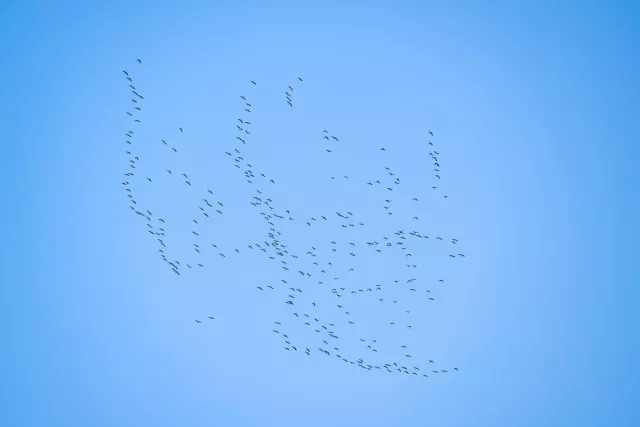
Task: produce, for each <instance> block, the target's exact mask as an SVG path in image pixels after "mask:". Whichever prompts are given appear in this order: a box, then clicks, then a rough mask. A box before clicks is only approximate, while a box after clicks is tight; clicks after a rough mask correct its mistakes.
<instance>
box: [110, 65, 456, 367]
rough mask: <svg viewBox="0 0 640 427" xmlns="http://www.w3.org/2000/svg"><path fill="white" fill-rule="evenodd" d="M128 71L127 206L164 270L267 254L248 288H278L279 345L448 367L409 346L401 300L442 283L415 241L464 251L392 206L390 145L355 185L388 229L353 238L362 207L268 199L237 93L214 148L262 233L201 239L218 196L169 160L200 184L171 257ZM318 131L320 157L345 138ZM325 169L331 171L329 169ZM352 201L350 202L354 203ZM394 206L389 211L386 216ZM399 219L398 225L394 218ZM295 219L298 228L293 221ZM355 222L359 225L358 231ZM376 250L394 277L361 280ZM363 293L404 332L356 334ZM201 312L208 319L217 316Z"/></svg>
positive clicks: (171, 145) (435, 166) (180, 175)
mask: <svg viewBox="0 0 640 427" xmlns="http://www.w3.org/2000/svg"><path fill="white" fill-rule="evenodd" d="M141 66H142V61H141V60H140V59H138V60H137V64H136V67H141ZM135 74H136V73H135V72H133V71H131V72H130V71H126V70H124V71H123V75H124V78H125V81H126V83H127V84H128V86H129V89H130V93H131V105H130V108H128V109H127V111H126V115H127V116H128V118H129V119H130V120H131V128H130V129H129V130H128V131H127V132H126V133H125V144H126V154H127V155H128V156H129V165H128V169H127V172H126V173H125V174H124V175H125V178H124V180H123V181H122V183H121V184H122V186H123V188H124V192H125V194H126V198H127V202H128V205H129V208H130V209H131V211H132V213H134V214H135V216H136V217H137V218H139V219H140V220H141V221H142V222H144V223H145V226H146V229H147V232H148V234H149V235H151V236H153V237H154V238H155V240H156V242H157V245H158V253H159V255H160V257H161V259H162V262H163V263H164V264H165V265H166V266H167V267H168V268H169V269H170V272H172V273H171V274H175V275H177V276H183V275H184V274H185V273H186V272H188V271H189V269H192V268H193V269H202V268H205V267H206V266H208V265H209V264H211V263H213V262H214V261H213V260H214V259H216V258H217V259H219V260H222V259H224V258H227V257H228V256H232V255H233V256H242V255H244V254H245V253H246V251H247V250H248V251H250V252H251V253H252V254H257V255H259V256H261V257H263V258H265V259H268V260H269V261H268V262H270V263H272V264H271V265H273V270H274V273H275V271H277V276H276V274H274V276H272V278H271V279H269V280H267V279H265V280H263V281H262V282H261V283H256V284H255V287H254V288H253V289H255V292H262V293H274V294H277V295H280V297H278V298H276V299H275V300H277V301H278V304H280V305H278V306H277V307H276V310H277V311H278V312H279V313H281V316H280V317H279V318H278V319H276V320H273V323H272V325H273V326H272V327H271V328H270V329H271V330H272V332H271V333H273V334H274V335H275V336H276V337H277V338H279V339H281V340H282V343H283V350H284V351H286V352H294V353H295V352H297V353H300V354H302V353H304V354H305V355H306V356H311V355H312V354H320V355H323V356H326V357H333V358H335V360H336V361H340V362H342V363H345V364H350V365H355V366H358V367H360V368H362V369H365V370H369V371H373V370H386V371H387V372H390V373H400V374H405V375H413V376H418V377H423V378H428V377H429V376H430V375H436V374H438V375H439V374H446V373H448V372H449V370H448V369H446V368H443V367H440V366H439V365H438V364H436V362H435V361H434V360H432V359H429V358H428V357H427V358H425V359H421V358H420V357H419V356H417V355H415V354H412V353H413V352H412V346H411V345H409V344H407V342H408V341H409V338H410V336H411V334H415V328H414V327H415V326H418V325H415V324H413V323H414V322H412V318H413V314H412V313H415V312H416V310H413V311H412V310H410V309H407V308H408V307H407V306H408V305H411V306H412V307H413V306H415V305H418V307H419V309H421V308H422V307H424V305H425V304H426V305H428V304H433V303H434V302H435V300H436V298H435V295H436V294H437V292H438V290H440V289H442V288H441V286H442V284H443V283H444V279H443V278H442V277H437V278H432V279H430V280H429V281H428V282H427V281H425V280H424V277H423V276H424V275H421V274H418V271H419V260H420V259H422V258H424V256H422V255H421V248H422V247H424V245H429V244H436V245H441V246H440V247H439V248H440V249H441V252H442V256H443V257H447V256H448V258H452V259H463V258H464V257H465V254H464V253H462V252H461V251H460V250H457V248H458V243H459V242H458V239H456V238H454V237H450V238H447V239H445V238H444V237H441V236H439V235H434V234H432V233H427V232H424V231H419V230H418V229H417V228H418V227H419V226H420V224H421V222H420V219H419V217H418V216H417V215H413V214H411V216H410V217H408V216H407V217H406V218H405V217H404V216H403V214H404V212H403V211H399V210H398V209H397V208H396V207H397V203H396V202H394V200H395V199H396V197H400V196H401V194H400V193H402V192H401V191H399V189H400V188H402V186H403V181H401V176H400V175H401V172H402V171H401V170H395V169H392V168H390V167H389V166H387V165H385V164H384V163H385V156H387V155H388V153H389V151H391V148H390V147H389V148H390V150H387V148H385V147H377V148H375V150H376V151H378V154H379V156H381V157H380V162H381V163H380V167H379V168H376V170H377V172H376V176H375V177H372V178H371V179H369V180H365V181H363V182H361V183H359V184H358V183H356V184H355V185H358V186H359V187H358V188H359V190H358V191H359V192H360V194H365V195H367V194H372V195H374V196H379V197H380V204H381V205H382V208H383V209H382V210H380V211H379V212H377V213H376V214H382V215H384V218H385V220H389V221H391V220H393V222H385V224H391V225H390V226H389V227H388V228H387V229H381V228H380V227H375V228H374V229H373V230H371V231H370V234H369V236H370V237H368V238H366V239H360V240H358V239H357V238H356V237H359V236H360V235H362V233H363V230H365V231H366V230H367V223H365V220H364V219H363V218H362V216H363V215H356V214H354V213H352V211H351V210H338V211H333V212H323V213H322V214H318V215H314V216H310V217H308V218H299V217H297V216H295V215H294V214H293V213H292V211H293V209H291V208H290V207H287V208H283V207H281V205H280V204H279V203H278V201H277V200H274V199H276V196H274V195H272V194H271V193H273V191H272V189H273V188H274V187H275V186H276V185H277V184H276V181H275V179H274V178H273V177H271V176H269V175H268V174H267V173H265V172H264V171H259V170H258V169H257V168H256V167H255V166H254V165H252V164H251V163H249V162H248V161H247V159H248V158H249V157H250V155H251V154H252V138H253V133H252V126H253V125H252V122H253V106H252V98H251V96H248V95H247V94H243V95H239V96H238V99H239V102H240V108H239V112H240V115H239V117H238V118H237V121H236V123H235V132H236V133H237V135H236V136H235V140H233V141H230V142H229V148H228V149H227V150H226V151H222V152H221V155H222V156H225V157H226V158H227V159H228V162H229V163H230V164H231V165H232V166H231V168H232V170H233V169H235V170H237V172H236V173H241V174H242V179H244V181H245V182H246V184H247V185H249V186H251V187H253V195H252V196H251V197H250V200H249V201H248V202H249V204H248V205H247V209H250V210H253V211H255V213H256V215H257V217H258V218H259V219H261V221H262V227H264V233H265V234H264V236H263V238H262V239H259V240H261V241H259V242H257V243H256V242H250V243H248V244H246V245H245V244H242V245H240V244H238V243H237V242H236V245H234V246H236V247H223V245H222V244H220V242H218V243H216V242H211V241H207V240H206V238H205V236H206V227H210V226H211V223H215V220H216V219H217V218H218V217H221V216H223V215H224V212H225V202H224V201H222V200H219V197H217V196H216V193H215V192H214V191H213V190H212V189H209V188H199V187H200V185H199V182H196V181H195V180H194V178H193V177H191V175H190V174H189V173H188V171H180V170H175V169H174V168H171V166H169V168H162V169H163V171H162V174H163V175H165V178H164V179H167V178H166V177H168V179H179V180H181V181H182V183H181V184H180V185H182V186H183V188H184V189H185V190H188V191H196V192H199V193H198V194H199V200H200V203H199V205H198V210H197V212H198V217H197V218H191V219H190V220H185V222H187V223H189V224H190V227H189V228H190V229H191V230H190V231H191V233H190V234H189V236H188V238H189V239H191V241H192V247H191V250H192V251H193V252H192V253H191V254H192V255H191V257H190V258H189V259H187V260H185V257H182V258H181V259H175V258H173V257H170V256H169V249H170V248H169V247H168V245H169V240H170V239H169V238H168V237H167V236H168V235H169V234H170V231H169V230H171V229H172V225H173V224H171V223H170V221H169V220H166V219H164V218H162V217H161V216H159V215H157V212H156V213H152V210H151V209H152V208H151V207H150V206H141V203H139V201H140V200H139V198H138V197H137V196H138V195H139V194H140V193H142V192H144V191H146V188H149V187H145V186H149V185H157V184H154V183H155V182H162V179H163V178H161V177H158V176H150V175H149V174H148V173H146V171H144V172H142V169H140V171H141V172H139V166H140V158H139V155H142V154H141V153H140V152H139V151H138V149H137V148H138V146H139V144H140V143H139V142H138V140H137V139H136V135H137V134H136V130H137V128H136V126H140V123H141V117H142V113H143V105H144V102H145V98H144V96H143V95H142V94H141V93H140V92H141V90H140V89H139V88H138V87H136V85H135V84H134V80H133V76H134V75H135ZM301 84H303V79H302V78H300V77H298V78H297V80H296V81H295V82H294V83H292V85H289V86H287V88H286V90H285V91H284V92H285V97H286V100H285V102H286V104H287V105H288V106H289V107H293V106H294V103H293V96H294V93H296V89H298V88H299V87H300V85H301ZM248 85H249V89H250V90H255V89H256V87H257V82H256V81H250V82H249V83H248ZM319 133H320V135H319V137H318V139H319V142H318V144H317V145H318V147H319V148H318V155H319V156H321V155H322V154H321V153H326V154H324V156H339V155H340V147H341V144H343V142H341V139H340V138H339V137H338V136H337V135H334V134H332V133H331V132H329V131H328V130H327V129H322V130H321V131H319ZM183 134H184V129H183V128H182V127H177V128H176V134H175V139H176V140H178V139H179V138H180V136H181V135H183ZM433 136H434V135H433V132H432V131H428V132H427V133H425V141H424V144H425V145H426V146H428V149H429V150H430V151H429V155H430V157H431V162H432V167H431V169H432V174H431V175H432V177H433V184H432V185H429V186H428V187H426V188H427V190H426V191H427V195H426V197H425V198H431V200H435V199H438V198H440V197H441V198H442V199H446V198H447V197H448V196H447V195H444V194H441V193H440V192H439V191H440V189H439V186H438V184H437V183H438V182H439V181H440V179H441V166H440V160H439V158H440V153H439V151H437V150H436V147H435V146H434V143H433V142H432V141H431V138H433ZM169 139H170V138H166V139H160V140H159V141H157V142H151V144H152V145H153V144H155V145H153V146H154V149H162V150H166V152H167V153H168V154H169V155H170V156H179V148H181V147H180V145H178V144H176V143H175V142H170V141H169ZM141 142H142V141H141ZM174 165H175V163H174ZM327 178H328V179H330V180H336V179H337V178H336V177H335V176H328V177H327ZM339 179H343V180H349V179H350V178H349V176H348V175H342V176H341V177H340V178H339ZM367 188H369V190H367ZM367 191H370V193H367ZM402 194H404V193H402ZM423 195H424V194H412V195H411V196H410V198H409V197H407V198H406V200H405V202H406V203H407V204H408V205H413V206H417V205H420V204H421V203H423V202H422V199H423V197H422V196H423ZM418 196H421V197H418ZM442 199H440V200H442ZM154 210H155V209H154ZM352 210H354V211H355V209H352ZM394 213H395V214H396V216H393V215H394ZM413 213H416V212H415V211H414V212H413ZM399 223H400V224H404V225H400V226H397V224H399ZM407 223H408V224H410V228H411V229H410V230H409V227H407V226H406V224H407ZM183 226H184V224H183ZM292 227H298V228H297V229H295V230H293V229H292ZM316 227H321V231H320V234H319V236H321V237H322V238H323V239H324V240H323V241H317V242H316V241H314V242H312V243H310V244H308V245H307V246H306V247H305V248H300V247H299V244H298V243H297V242H298V240H299V239H300V236H301V235H303V232H304V231H305V230H310V229H312V228H316ZM300 228H302V229H304V230H300ZM354 230H358V232H357V233H355V231H354ZM291 236H295V237H296V240H294V241H293V242H292V243H293V245H292V244H290V243H289V240H288V239H289V237H291ZM318 238H319V237H318ZM241 249H242V254H241ZM382 256H384V257H385V259H386V260H389V259H391V260H392V261H393V265H397V266H398V267H400V268H399V269H398V271H399V272H398V273H397V275H396V273H395V271H394V273H393V274H394V275H396V276H395V277H394V278H393V280H384V281H382V282H380V283H366V284H365V283H364V282H363V280H362V279H358V276H357V272H356V269H357V270H358V271H360V270H361V268H363V269H364V270H368V269H373V268H374V266H376V265H377V266H382V267H380V268H383V269H385V271H387V272H389V271H391V268H390V264H389V262H388V261H384V262H383V261H381V258H375V257H382ZM372 257H373V258H372ZM190 259H195V260H194V261H191V260H190ZM356 260H360V261H359V262H358V261H356ZM385 262H386V264H385ZM396 262H398V263H397V264H396ZM451 262H453V261H451ZM430 271H431V270H430ZM263 273H264V274H263ZM261 275H262V276H263V277H268V275H267V272H266V271H265V272H262V271H261ZM380 277H382V276H380ZM369 280H370V279H369ZM363 299H366V301H367V303H368V304H379V305H380V306H382V307H385V308H386V310H387V311H386V312H391V313H394V314H393V315H394V316H395V317H394V318H393V319H391V321H387V320H389V319H385V320H384V322H385V324H386V327H387V328H391V329H390V331H391V333H390V334H389V335H392V338H393V337H395V338H397V339H401V340H404V339H406V340H407V341H405V342H401V343H398V344H393V345H392V344H390V342H391V341H393V339H391V338H389V339H385V338H384V337H376V336H372V335H371V331H372V329H371V328H368V329H366V328H365V332H366V333H367V334H369V336H356V333H355V332H354V331H355V330H356V329H354V328H356V327H357V326H358V323H359V318H358V315H357V310H359V309H360V305H359V304H360V303H361V301H362V300H363ZM358 301H360V302H358ZM398 315H399V316H400V317H398ZM208 319H209V321H212V320H215V318H214V317H209V318H208ZM382 319H383V316H382V315H378V316H377V320H379V321H383V320H382ZM195 322H196V323H198V324H200V323H202V321H201V320H195ZM294 322H295V323H297V327H299V328H302V330H305V331H307V332H305V336H304V337H303V338H304V339H303V340H306V342H305V343H304V344H301V343H300V342H301V341H302V340H298V341H296V340H294V338H293V334H291V333H290V332H289V331H288V328H289V327H290V326H291V325H292V324H293V323H294ZM302 325H304V326H302ZM394 328H395V329H394ZM290 334H291V335H290ZM345 341H347V342H345ZM390 347H393V348H390ZM392 354H395V356H392ZM452 370H453V371H457V370H458V368H452Z"/></svg>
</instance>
